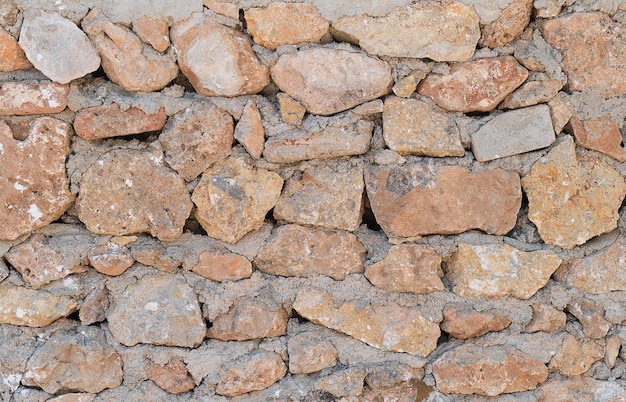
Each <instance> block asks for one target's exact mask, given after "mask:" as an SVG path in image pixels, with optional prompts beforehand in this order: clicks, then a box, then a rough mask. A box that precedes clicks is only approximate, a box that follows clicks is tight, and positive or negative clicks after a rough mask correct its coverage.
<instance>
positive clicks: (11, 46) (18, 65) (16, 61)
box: [0, 26, 33, 71]
mask: <svg viewBox="0 0 626 402" xmlns="http://www.w3.org/2000/svg"><path fill="white" fill-rule="evenodd" d="M32 66H33V65H32V64H30V61H28V59H27V58H26V55H25V54H24V51H23V50H22V49H21V48H20V47H19V45H18V44H17V41H16V40H15V38H14V37H12V36H11V35H10V34H9V33H7V31H5V30H4V29H3V28H2V27H1V26H0V71H15V70H26V69H29V68H31V67H32Z"/></svg>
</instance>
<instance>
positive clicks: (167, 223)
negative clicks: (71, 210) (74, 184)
mask: <svg viewBox="0 0 626 402" xmlns="http://www.w3.org/2000/svg"><path fill="white" fill-rule="evenodd" d="M191 208H192V203H191V200H190V199H189V193H188V192H187V189H186V188H185V184H184V181H183V179H181V178H180V177H179V176H178V175H177V174H176V173H175V172H174V171H172V170H171V169H170V168H168V167H167V166H163V154H162V152H161V151H159V150H150V149H145V150H138V149H126V150H124V149H122V150H113V151H110V152H108V153H106V154H104V155H103V156H102V157H101V158H100V159H99V160H98V161H97V162H95V163H93V164H92V165H91V167H90V168H89V169H88V170H87V172H85V174H84V175H83V178H82V182H81V185H80V193H79V195H78V198H77V200H76V210H77V211H78V217H79V218H80V220H81V221H82V222H83V223H84V224H85V225H86V226H87V228H88V229H89V230H91V231H92V232H94V233H98V234H110V235H117V236H121V235H126V234H132V233H142V232H148V233H150V234H152V235H153V236H155V237H158V238H159V239H161V240H165V241H168V240H174V239H176V238H177V237H178V236H180V234H181V233H182V231H183V225H184V224H185V220H186V219H187V217H189V214H190V212H191Z"/></svg>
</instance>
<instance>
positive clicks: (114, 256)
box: [87, 242, 135, 276]
mask: <svg viewBox="0 0 626 402" xmlns="http://www.w3.org/2000/svg"><path fill="white" fill-rule="evenodd" d="M87 257H88V258H89V263H90V264H91V266H92V267H94V268H95V269H96V271H98V272H100V273H102V274H105V275H109V276H118V275H121V274H123V273H124V271H126V270H127V269H128V268H130V267H131V265H133V263H134V262H135V259H134V258H133V256H132V255H131V254H130V250H129V249H128V248H126V247H120V246H118V245H117V244H115V243H112V242H108V243H107V244H101V245H99V246H96V247H94V248H92V249H91V250H89V253H88V254H87Z"/></svg>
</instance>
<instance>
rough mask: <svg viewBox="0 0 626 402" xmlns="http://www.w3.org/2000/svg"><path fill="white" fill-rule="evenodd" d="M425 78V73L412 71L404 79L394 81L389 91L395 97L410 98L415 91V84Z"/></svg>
mask: <svg viewBox="0 0 626 402" xmlns="http://www.w3.org/2000/svg"><path fill="white" fill-rule="evenodd" d="M425 77H426V72H425V71H414V72H412V73H411V74H409V75H407V76H406V77H404V78H402V79H400V80H398V81H396V83H395V84H394V85H393V88H391V90H392V91H393V93H394V94H396V96H399V97H401V98H410V97H411V95H413V92H415V90H416V89H417V84H419V83H420V81H421V80H423V79H424V78H425Z"/></svg>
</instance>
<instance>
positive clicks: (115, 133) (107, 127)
mask: <svg viewBox="0 0 626 402" xmlns="http://www.w3.org/2000/svg"><path fill="white" fill-rule="evenodd" d="M166 122H167V115H166V114H165V109H164V108H160V109H159V111H158V112H156V113H152V114H148V113H146V112H144V111H143V110H141V109H138V108H135V107H131V108H128V109H126V110H121V109H120V105H118V104H117V103H111V104H110V105H107V106H95V107H89V108H85V109H81V110H80V111H79V112H78V113H77V114H76V117H75V119H74V131H76V134H77V135H78V136H79V137H82V138H84V139H86V140H96V139H100V138H109V137H119V136H123V135H131V134H140V133H145V132H148V131H158V130H160V129H162V128H163V126H165V123H166Z"/></svg>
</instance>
